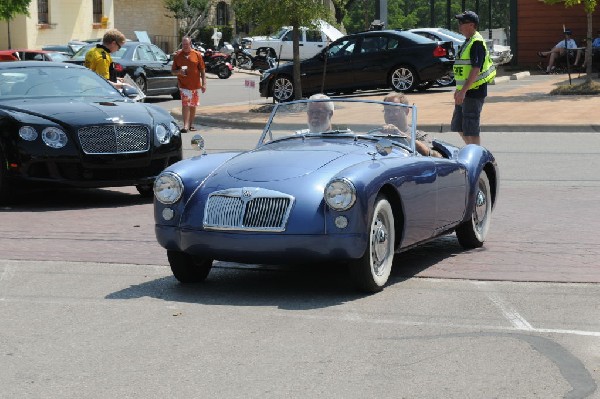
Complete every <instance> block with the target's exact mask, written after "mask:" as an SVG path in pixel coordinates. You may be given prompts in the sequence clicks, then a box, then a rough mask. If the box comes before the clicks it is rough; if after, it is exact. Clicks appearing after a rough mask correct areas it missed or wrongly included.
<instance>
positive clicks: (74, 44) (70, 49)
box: [42, 40, 86, 57]
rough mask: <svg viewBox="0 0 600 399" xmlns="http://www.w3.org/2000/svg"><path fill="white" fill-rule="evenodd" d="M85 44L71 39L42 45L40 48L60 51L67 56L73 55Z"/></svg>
mask: <svg viewBox="0 0 600 399" xmlns="http://www.w3.org/2000/svg"><path fill="white" fill-rule="evenodd" d="M85 45H86V42H82V41H78V40H71V41H70V42H68V43H67V44H48V45H46V46H42V50H48V51H60V52H61V53H65V54H68V55H69V57H72V56H74V55H75V53H76V52H77V51H79V49H80V48H82V47H83V46H85Z"/></svg>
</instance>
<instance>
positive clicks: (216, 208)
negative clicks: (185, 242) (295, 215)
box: [204, 187, 294, 232]
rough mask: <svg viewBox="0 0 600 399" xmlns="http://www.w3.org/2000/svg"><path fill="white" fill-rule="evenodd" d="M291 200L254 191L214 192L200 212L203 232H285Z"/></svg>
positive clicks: (276, 192)
mask: <svg viewBox="0 0 600 399" xmlns="http://www.w3.org/2000/svg"><path fill="white" fill-rule="evenodd" d="M293 203H294V197H292V196H291V195H287V194H284V193H281V192H278V191H272V190H265V189H261V188H257V187H251V188H248V187H244V188H234V189H229V190H222V191H215V192H214V193H212V194H210V196H209V197H208V202H207V204H206V208H205V210H204V228H205V229H212V230H245V231H275V232H281V231H285V226H286V223H287V219H288V216H289V214H290V211H291V209H292V205H293Z"/></svg>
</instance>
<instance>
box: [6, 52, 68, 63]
mask: <svg viewBox="0 0 600 399" xmlns="http://www.w3.org/2000/svg"><path fill="white" fill-rule="evenodd" d="M11 51H14V52H15V53H17V54H18V56H19V60H21V61H57V62H63V61H67V60H68V59H70V58H71V57H70V56H69V55H68V54H65V53H63V52H60V51H50V50H23V49H16V50H11Z"/></svg>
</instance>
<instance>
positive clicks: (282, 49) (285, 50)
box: [275, 29, 303, 60]
mask: <svg viewBox="0 0 600 399" xmlns="http://www.w3.org/2000/svg"><path fill="white" fill-rule="evenodd" d="M293 34H294V32H293V31H292V30H291V29H290V30H289V31H288V32H287V33H286V34H285V35H283V36H282V37H281V44H279V48H276V49H275V52H276V53H277V55H278V58H279V59H281V60H292V59H294V41H293V40H294V39H293V37H292V35H293ZM302 41H303V39H302V30H301V31H300V43H302Z"/></svg>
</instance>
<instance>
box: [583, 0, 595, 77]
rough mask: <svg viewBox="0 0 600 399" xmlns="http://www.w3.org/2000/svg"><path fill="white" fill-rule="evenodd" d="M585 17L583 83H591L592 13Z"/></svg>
mask: <svg viewBox="0 0 600 399" xmlns="http://www.w3.org/2000/svg"><path fill="white" fill-rule="evenodd" d="M586 16H587V36H586V37H587V40H586V42H585V61H584V62H585V82H586V83H592V55H593V54H592V31H593V29H592V13H589V12H588V13H586Z"/></svg>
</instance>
